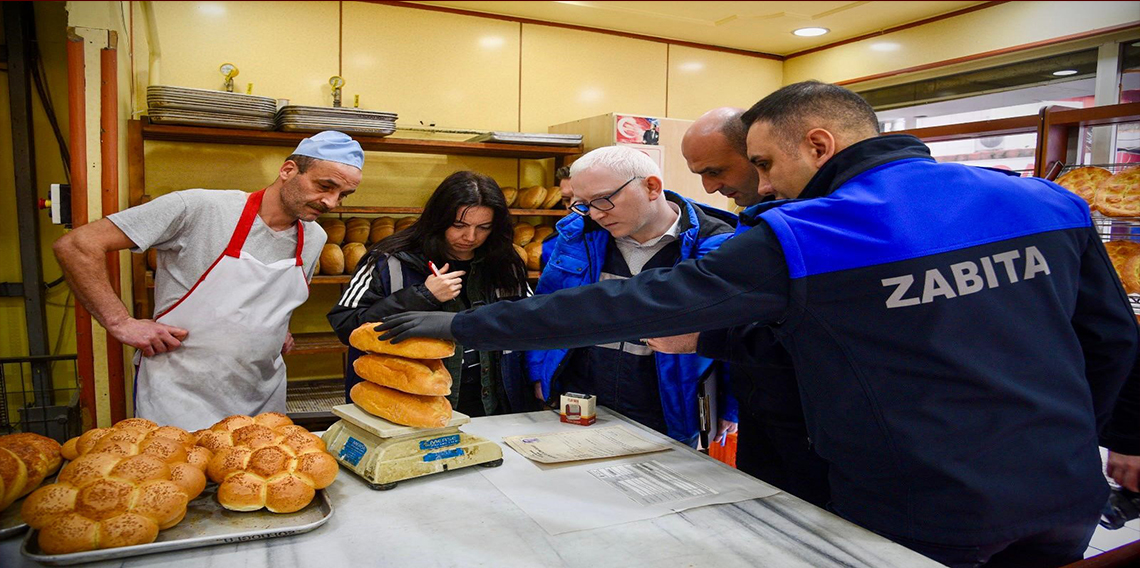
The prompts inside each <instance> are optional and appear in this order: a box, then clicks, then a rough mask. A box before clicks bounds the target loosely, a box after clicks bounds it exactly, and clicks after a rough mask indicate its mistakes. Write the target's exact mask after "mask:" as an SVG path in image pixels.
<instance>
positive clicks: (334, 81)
mask: <svg viewBox="0 0 1140 568" xmlns="http://www.w3.org/2000/svg"><path fill="white" fill-rule="evenodd" d="M329 85H332V88H334V89H339V88H341V87H343V86H344V79H343V78H342V77H340V76H338V75H333V76H332V77H330V78H329Z"/></svg>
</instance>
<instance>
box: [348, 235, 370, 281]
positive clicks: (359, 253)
mask: <svg viewBox="0 0 1140 568" xmlns="http://www.w3.org/2000/svg"><path fill="white" fill-rule="evenodd" d="M343 252H344V270H345V272H347V273H349V274H353V273H355V272H356V265H357V264H358V263H360V259H362V258H364V255H366V254H368V247H366V246H364V245H363V244H360V243H348V244H346V245H344V249H343Z"/></svg>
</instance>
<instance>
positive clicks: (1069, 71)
mask: <svg viewBox="0 0 1140 568" xmlns="http://www.w3.org/2000/svg"><path fill="white" fill-rule="evenodd" d="M1053 74H1054V75H1056V76H1058V77H1068V76H1069V75H1076V74H1077V70H1076V69H1062V70H1060V71H1054V72H1053Z"/></svg>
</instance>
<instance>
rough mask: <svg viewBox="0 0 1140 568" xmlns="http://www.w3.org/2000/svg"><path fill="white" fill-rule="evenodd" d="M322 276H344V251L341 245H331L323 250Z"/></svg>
mask: <svg viewBox="0 0 1140 568" xmlns="http://www.w3.org/2000/svg"><path fill="white" fill-rule="evenodd" d="M320 263H321V274H324V275H325V276H336V275H338V274H344V251H342V250H341V248H340V246H339V245H335V244H332V243H329V244H327V245H325V247H324V248H323V249H321V258H320Z"/></svg>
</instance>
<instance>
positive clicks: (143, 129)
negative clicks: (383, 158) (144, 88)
mask: <svg viewBox="0 0 1140 568" xmlns="http://www.w3.org/2000/svg"><path fill="white" fill-rule="evenodd" d="M306 136H308V134H306V133H301V132H277V131H270V132H261V131H252V130H239V129H226V128H205V127H196V126H181V125H169V124H166V125H164V124H155V123H153V122H151V121H150V120H149V119H148V118H146V117H143V118H141V119H137V120H130V121H129V122H128V127H127V154H128V160H127V166H128V189H129V206H131V207H134V206H136V205H141V204H142V203H145V202H146V201H147V199H149V196H148V195H147V194H146V176H145V171H146V162H145V160H146V152H145V143H146V142H148V141H155V142H181V143H200V144H223V145H233V144H238V145H251V146H278V147H282V148H290V149H291V148H293V147H295V146H296V145H297V144H298V143H299V142H300V141H301V139H303V138H305V137H306ZM353 138H354V139H356V140H357V141H358V142H360V145H361V147H362V148H363V149H364V150H366V151H374V152H391V153H406V154H434V155H455V156H480V157H488V158H508V159H548V158H552V159H553V160H554V169H557V168H559V167H562V166H563V165H564V164H565V160H566V158H568V157H570V156H575V155H578V154H581V153H582V149H581V146H572V147H560V146H542V145H528V144H503V143H494V142H469V141H451V140H422V139H409V138H391V137H375V136H360V135H354V136H353ZM286 151H287V150H286ZM427 193H428V192H427V191H425V196H426V194H427ZM422 212H423V208H422V207H388V206H381V205H368V206H362V205H353V206H346V207H339V208H337V209H336V210H335V211H333V214H334V215H419V214H420V213H422ZM511 214H513V215H516V216H528V217H529V216H536V217H537V216H543V217H563V216H565V215H566V211H565V210H561V209H511ZM131 256H132V259H131V288H132V295H133V298H134V302H133V310H132V313H133V315H134V316H135V317H136V318H150V317H152V315H153V313H154V303H153V300H152V297H153V288H154V275H153V274H152V273H151V272H150V271H149V270H148V269H147V265H146V258H145V255H143V254H134V255H131ZM530 276H531V277H532V278H537V273H531V274H530ZM350 278H351V275H340V276H314V277H313V280H312V284H313V285H314V286H328V285H337V286H341V287H343V286H346V285H347V284H348V281H349V279H350ZM294 340H295V342H296V347H295V348H294V350H293V351H292V353H291V355H319V354H333V353H335V354H340V355H341V356H343V355H344V354H346V353H347V348H346V347H345V346H344V345H343V344H341V342H340V340H339V339H337V337H336V335H335V334H334V333H332V332H326V333H305V334H297V335H295V336H294ZM290 386H291V387H292V385H290ZM318 390H321V392H325V393H326V394H327V393H329V392H331V393H333V395H334V396H335V395H336V393H337V389H323V390H322V389H318ZM291 398H292V397H291ZM339 400H344V399H343V395H340V397H339ZM320 406H325V405H324V404H321V405H320ZM290 412H291V414H292V413H293V412H294V411H293V410H292V409H291V410H290ZM304 414H306V415H314V416H315V415H321V416H326V417H331V416H332V415H331V414H329V413H328V412H327V411H313V410H312V409H310V408H306V409H305V412H304Z"/></svg>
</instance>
